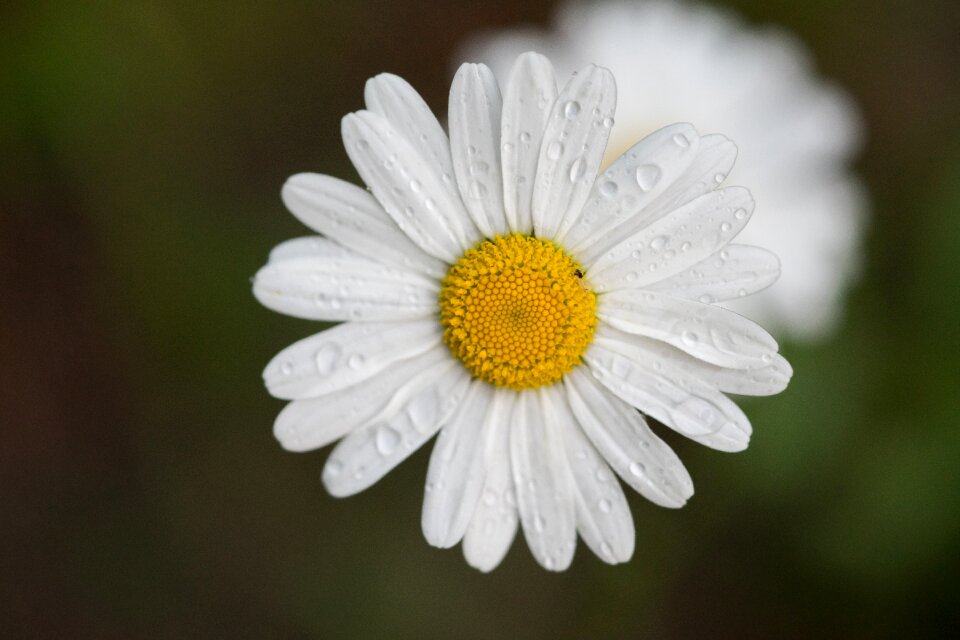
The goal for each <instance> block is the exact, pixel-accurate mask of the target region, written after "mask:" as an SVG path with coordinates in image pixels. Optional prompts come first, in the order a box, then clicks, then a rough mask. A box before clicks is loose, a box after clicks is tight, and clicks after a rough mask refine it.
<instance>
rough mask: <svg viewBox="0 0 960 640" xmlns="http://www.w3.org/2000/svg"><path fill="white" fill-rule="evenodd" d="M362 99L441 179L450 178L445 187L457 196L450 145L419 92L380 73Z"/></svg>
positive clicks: (396, 78)
mask: <svg viewBox="0 0 960 640" xmlns="http://www.w3.org/2000/svg"><path fill="white" fill-rule="evenodd" d="M363 98H364V102H366V105H367V109H369V110H370V111H373V112H374V113H378V114H380V115H381V116H383V117H384V118H386V119H387V121H389V122H390V124H391V125H392V126H393V128H394V130H396V131H397V132H398V133H399V134H400V135H402V136H403V137H404V138H406V139H407V142H409V143H410V145H411V146H412V147H413V148H414V149H416V151H417V153H419V154H420V157H421V158H423V159H424V161H426V162H427V164H432V165H433V167H434V170H435V171H436V172H437V174H438V175H440V176H441V180H442V179H443V178H442V176H444V175H446V176H447V179H446V180H445V181H444V184H446V185H447V186H448V188H449V190H450V192H451V193H454V189H453V188H452V187H453V185H452V176H453V162H452V160H451V158H450V141H449V140H448V139H447V134H446V132H445V131H444V130H443V126H441V124H440V122H439V121H438V120H437V117H436V116H435V115H433V112H432V111H430V107H428V106H427V103H426V102H424V101H423V98H421V97H420V94H419V93H417V91H416V89H414V88H413V87H411V86H410V84H409V83H407V81H406V80H404V79H403V78H401V77H399V76H395V75H393V74H391V73H381V74H380V75H378V76H375V77H373V78H370V79H369V80H367V84H366V86H365V87H364V91H363Z"/></svg>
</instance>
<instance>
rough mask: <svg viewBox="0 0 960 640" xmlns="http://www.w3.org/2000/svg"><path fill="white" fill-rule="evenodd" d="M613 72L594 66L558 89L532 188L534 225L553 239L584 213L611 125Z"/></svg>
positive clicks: (543, 235) (614, 100) (541, 234)
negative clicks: (558, 92)
mask: <svg viewBox="0 0 960 640" xmlns="http://www.w3.org/2000/svg"><path fill="white" fill-rule="evenodd" d="M616 105H617V86H616V82H614V79H613V74H611V73H610V71H609V70H607V69H604V68H602V67H596V66H593V65H590V66H588V67H586V68H584V69H581V70H580V71H579V72H578V73H575V74H574V75H573V77H571V78H570V81H569V82H567V84H566V86H565V87H564V88H563V89H562V90H561V91H560V95H559V96H558V97H557V100H556V102H555V103H554V105H553V109H552V110H551V112H550V117H549V119H548V120H547V128H546V131H545V132H544V134H543V143H542V145H541V147H540V158H539V160H538V161H537V177H536V183H535V184H534V187H533V228H534V231H535V233H536V235H537V236H538V237H540V238H544V239H547V240H552V239H554V238H556V237H557V236H558V235H562V234H563V233H566V231H567V229H569V228H570V227H571V226H572V225H573V224H574V223H575V222H576V221H577V218H578V217H579V216H580V211H581V209H582V208H583V203H584V202H586V199H587V196H588V195H589V194H590V189H591V188H592V187H593V183H594V180H595V179H596V177H597V170H598V169H599V168H600V162H601V161H602V160H603V152H604V150H605V149H606V147H607V138H609V137H610V128H611V127H612V126H613V113H614V110H615V109H616Z"/></svg>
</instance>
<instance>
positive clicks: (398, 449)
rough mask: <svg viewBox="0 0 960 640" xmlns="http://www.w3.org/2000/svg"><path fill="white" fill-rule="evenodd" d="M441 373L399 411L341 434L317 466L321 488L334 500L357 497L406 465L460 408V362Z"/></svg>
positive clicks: (463, 375) (464, 380)
mask: <svg viewBox="0 0 960 640" xmlns="http://www.w3.org/2000/svg"><path fill="white" fill-rule="evenodd" d="M438 366H440V367H443V369H442V371H443V372H442V373H441V374H440V375H439V376H437V377H436V378H435V379H434V380H433V382H431V383H430V384H429V385H427V386H426V387H424V388H423V389H422V390H421V391H420V392H419V393H417V394H416V395H414V396H413V397H411V398H410V401H409V402H407V403H406V405H404V406H403V407H402V408H401V409H400V411H398V412H397V413H395V414H393V415H392V416H390V417H388V418H386V419H385V420H383V421H377V422H374V423H373V424H371V425H369V426H367V427H364V428H363V429H358V430H357V431H354V432H353V433H351V434H349V435H347V437H345V438H344V439H343V440H341V441H340V443H339V444H337V446H336V447H335V448H334V449H333V452H332V453H331V454H330V457H329V458H327V463H326V465H324V467H323V484H324V486H326V488H327V491H329V492H330V494H331V495H333V496H336V497H338V498H342V497H344V496H349V495H353V494H355V493H359V492H360V491H363V490H364V489H366V488H368V487H370V486H371V485H372V484H374V483H375V482H377V481H378V480H380V478H382V477H383V476H385V475H386V474H387V473H388V472H389V471H390V470H391V469H393V468H394V467H396V466H397V465H398V464H400V463H401V462H403V461H404V460H406V459H407V458H408V457H409V456H410V454H412V453H413V452H414V451H416V450H417V449H419V448H420V447H421V446H422V445H423V444H424V443H425V442H426V441H427V440H429V439H430V438H432V437H433V435H434V434H435V433H436V432H437V431H438V430H439V429H440V428H441V426H442V425H443V424H444V421H446V420H447V419H448V418H449V417H450V415H451V414H452V413H453V412H454V411H455V410H456V409H457V407H458V406H459V405H460V401H461V399H462V398H463V395H464V394H465V393H466V390H467V386H468V384H469V382H470V376H469V375H468V374H467V372H466V370H465V369H464V368H463V367H462V366H461V365H460V363H458V362H456V361H454V360H449V361H448V362H446V363H443V364H441V365H438Z"/></svg>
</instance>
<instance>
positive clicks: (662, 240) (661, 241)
mask: <svg viewBox="0 0 960 640" xmlns="http://www.w3.org/2000/svg"><path fill="white" fill-rule="evenodd" d="M665 246H667V237H666V236H657V237H656V238H654V239H653V240H651V241H650V248H651V249H653V250H654V251H660V250H661V249H663V248H664V247H665Z"/></svg>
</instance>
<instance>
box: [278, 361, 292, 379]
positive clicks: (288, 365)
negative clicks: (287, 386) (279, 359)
mask: <svg viewBox="0 0 960 640" xmlns="http://www.w3.org/2000/svg"><path fill="white" fill-rule="evenodd" d="M280 373H282V374H283V375H285V376H288V375H290V374H291V373H293V363H292V362H290V361H289V360H284V361H283V364H281V365H280Z"/></svg>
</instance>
